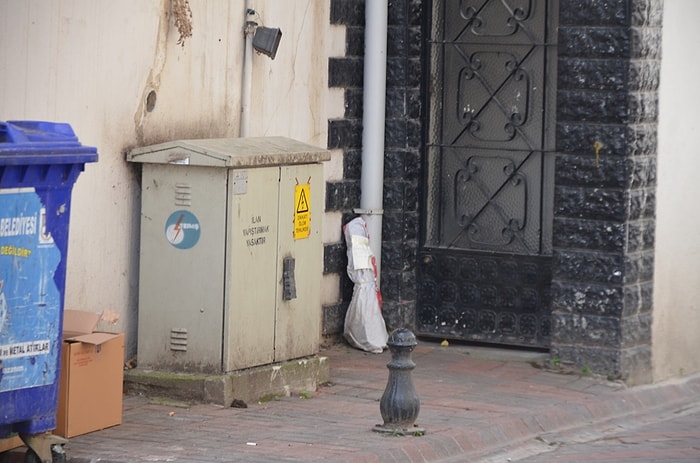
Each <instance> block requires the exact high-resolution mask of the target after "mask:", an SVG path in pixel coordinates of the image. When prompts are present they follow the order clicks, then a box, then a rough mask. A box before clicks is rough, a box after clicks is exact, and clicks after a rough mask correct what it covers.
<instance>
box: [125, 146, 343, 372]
mask: <svg viewBox="0 0 700 463" xmlns="http://www.w3.org/2000/svg"><path fill="white" fill-rule="evenodd" d="M328 159H330V154H329V153H328V152H327V151H326V150H323V149H321V148H317V147H314V146H311V145H307V144H305V143H301V142H299V141H296V140H291V139H288V138H283V137H265V138H226V139H206V140H180V141H173V142H169V143H163V144H159V145H153V146H147V147H143V148H137V149H134V150H132V151H131V152H130V153H129V154H128V155H127V160H128V161H130V162H138V163H142V164H143V169H142V201H141V261H140V282H139V325H138V330H139V335H138V363H139V367H141V368H153V369H160V370H170V371H183V372H202V373H225V372H229V371H235V370H240V369H243V368H249V367H253V366H258V365H266V364H270V363H275V362H281V361H285V360H289V359H294V358H300V357H305V356H309V355H313V354H316V353H317V352H318V348H319V343H320V324H321V301H320V294H319V292H320V280H321V275H322V261H323V255H322V252H323V246H322V242H321V222H322V214H323V210H324V205H323V186H324V185H323V182H324V180H323V165H322V164H321V162H322V161H327V160H328Z"/></svg>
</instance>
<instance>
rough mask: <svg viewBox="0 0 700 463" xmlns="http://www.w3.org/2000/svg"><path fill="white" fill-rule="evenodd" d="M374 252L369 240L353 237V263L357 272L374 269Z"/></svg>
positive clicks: (364, 237)
mask: <svg viewBox="0 0 700 463" xmlns="http://www.w3.org/2000/svg"><path fill="white" fill-rule="evenodd" d="M371 257H372V250H371V249H370V248H369V238H367V237H366V236H358V235H352V262H353V265H354V267H355V270H359V269H362V268H372V263H371Z"/></svg>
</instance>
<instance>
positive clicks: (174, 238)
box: [173, 214, 185, 241]
mask: <svg viewBox="0 0 700 463" xmlns="http://www.w3.org/2000/svg"><path fill="white" fill-rule="evenodd" d="M184 217H185V214H180V217H179V218H178V219H177V222H176V223H175V226H174V227H173V228H174V229H175V236H174V237H173V241H175V240H176V239H177V237H178V236H180V230H182V229H181V228H180V222H182V219H183V218H184Z"/></svg>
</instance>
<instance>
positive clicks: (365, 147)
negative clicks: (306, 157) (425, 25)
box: [355, 0, 389, 284]
mask: <svg viewBox="0 0 700 463" xmlns="http://www.w3.org/2000/svg"><path fill="white" fill-rule="evenodd" d="M388 9H389V5H388V1H386V0H365V57H364V87H363V92H364V93H363V114H362V172H361V180H360V188H361V195H360V209H356V210H355V212H357V213H359V214H361V215H362V217H363V219H364V220H365V222H366V223H367V229H368V232H369V236H370V248H371V249H372V253H373V254H374V256H375V258H376V265H377V284H379V282H380V277H381V256H382V215H383V213H384V209H383V207H384V206H383V196H384V120H385V110H386V109H385V100H386V37H387V18H388Z"/></svg>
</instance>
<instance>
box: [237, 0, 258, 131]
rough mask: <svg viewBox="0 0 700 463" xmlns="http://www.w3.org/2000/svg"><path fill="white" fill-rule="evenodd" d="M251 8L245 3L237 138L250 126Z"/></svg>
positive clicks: (251, 72) (252, 30)
mask: <svg viewBox="0 0 700 463" xmlns="http://www.w3.org/2000/svg"><path fill="white" fill-rule="evenodd" d="M251 9H252V8H251V0H246V2H245V12H244V15H245V21H244V24H243V33H244V34H245V49H244V51H243V80H242V83H241V124H240V130H239V132H238V136H239V137H247V136H248V133H249V130H248V126H249V125H250V101H251V87H252V85H253V84H252V82H253V33H254V32H255V27H253V25H251V24H250V23H249V21H248V16H249V15H248V11H250V10H251Z"/></svg>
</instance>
